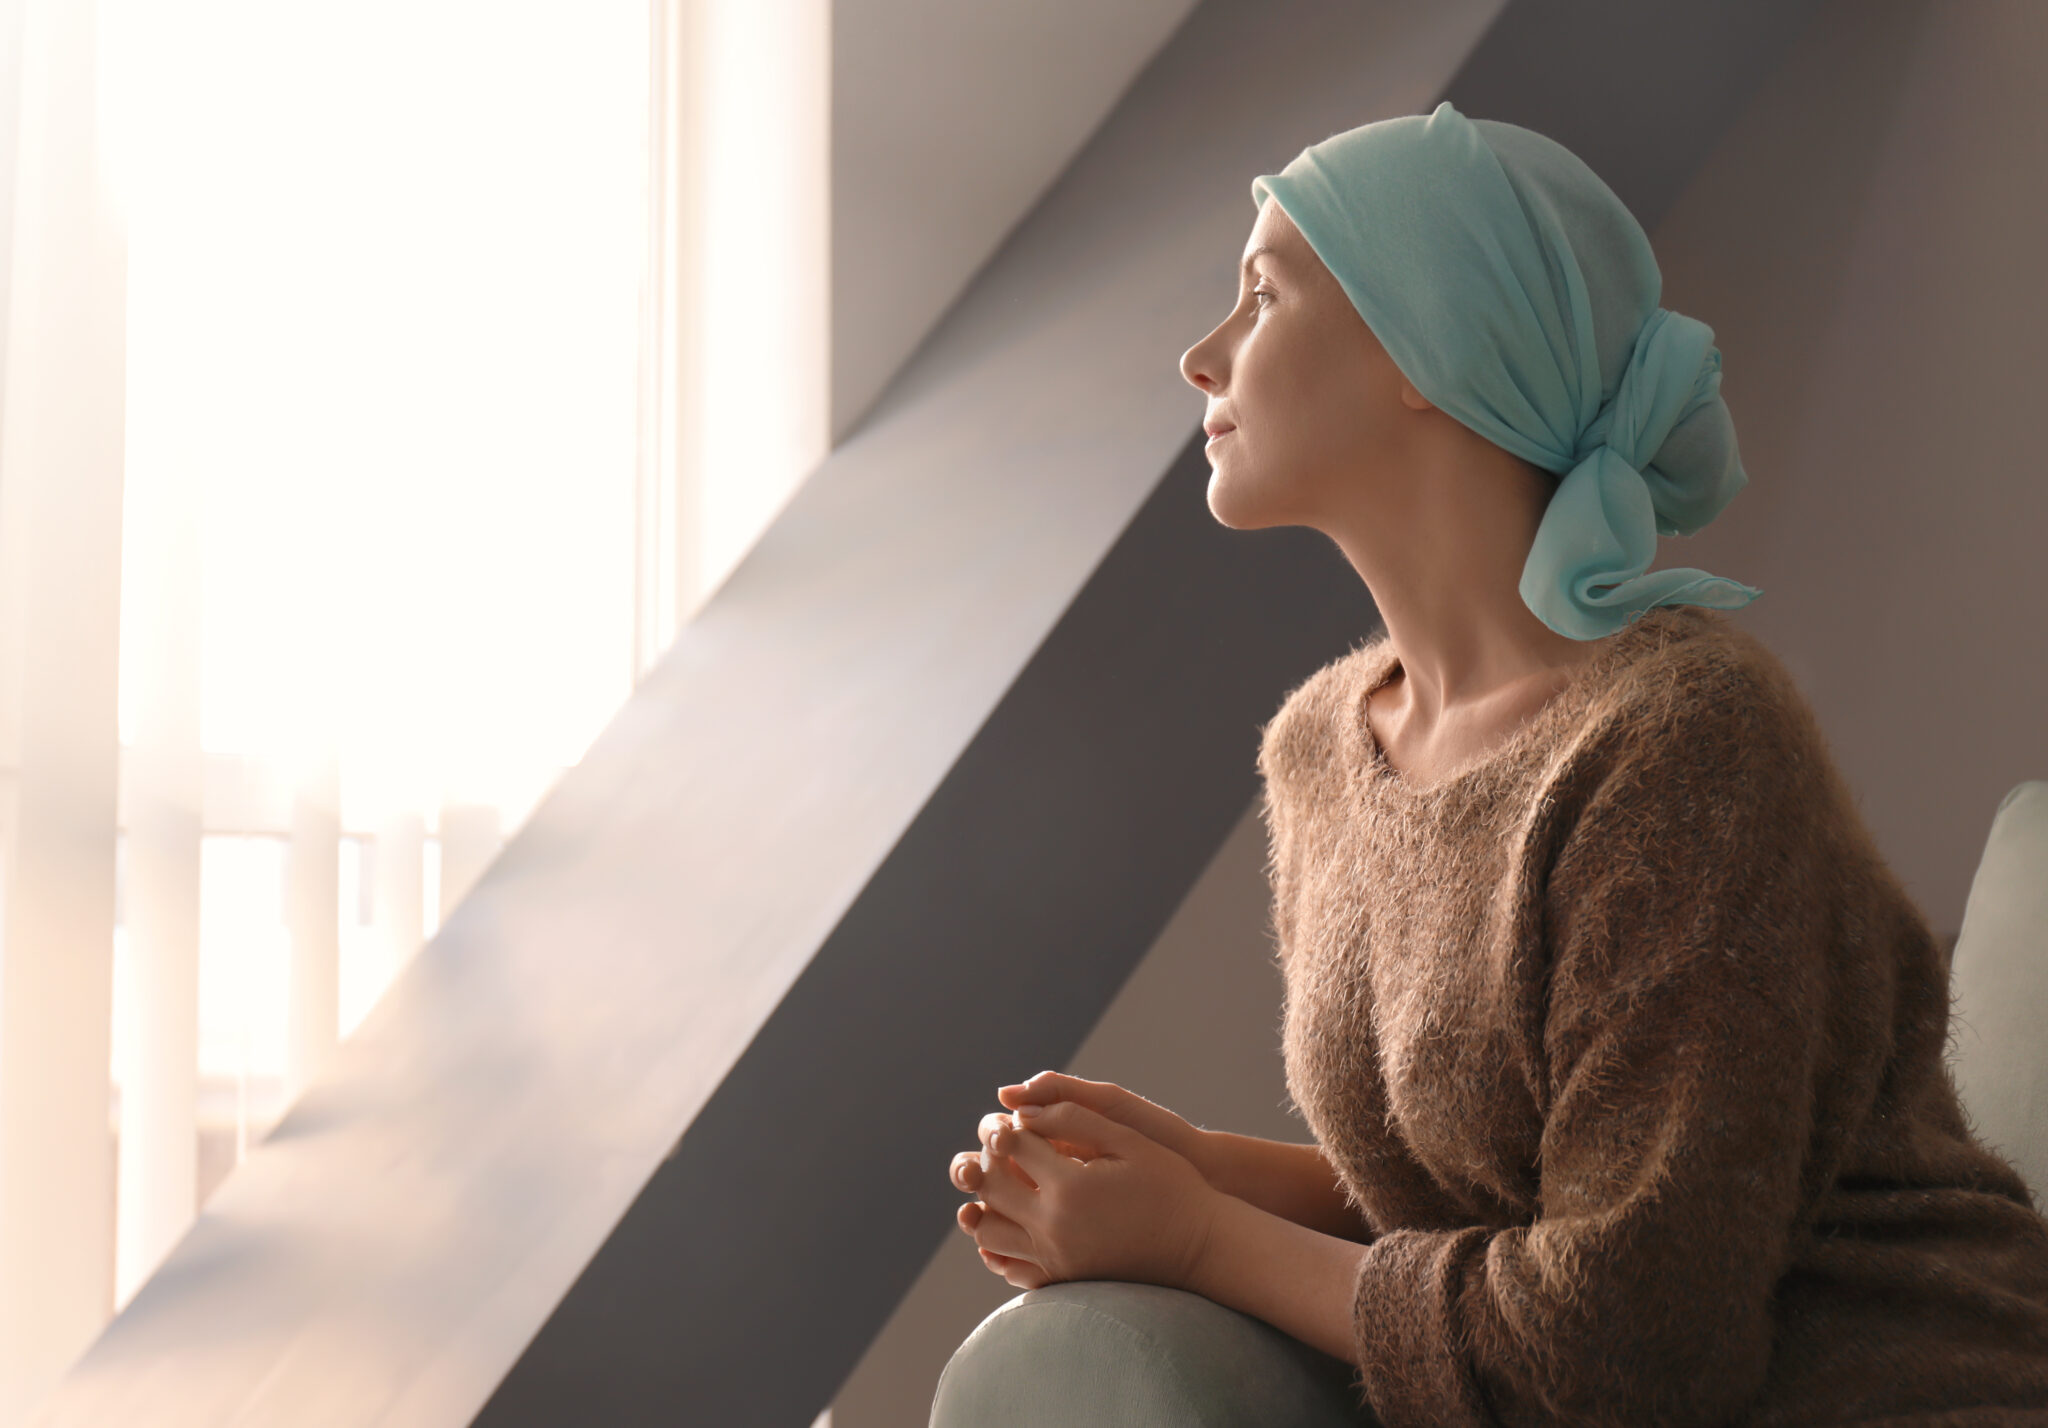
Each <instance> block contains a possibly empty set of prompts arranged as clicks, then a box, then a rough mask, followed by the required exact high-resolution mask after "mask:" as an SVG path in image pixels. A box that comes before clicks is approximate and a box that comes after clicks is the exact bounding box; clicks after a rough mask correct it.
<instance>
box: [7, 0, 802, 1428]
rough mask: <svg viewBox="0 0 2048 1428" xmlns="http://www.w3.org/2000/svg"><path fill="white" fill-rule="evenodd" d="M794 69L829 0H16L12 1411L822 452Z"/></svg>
mask: <svg viewBox="0 0 2048 1428" xmlns="http://www.w3.org/2000/svg"><path fill="white" fill-rule="evenodd" d="M828 76H829V3H828V0H781V3H777V4H775V5H765V6H764V5H759V4H756V3H751V0H530V2H529V3H523V4H507V3H504V0H362V3H358V4H355V5H351V6H329V5H316V4H313V3H310V0H301V3H287V2H286V0H175V3H171V0H97V3H95V0H0V335H4V340H0V908H4V915H0V927H4V939H0V1428H7V1425H8V1424H11V1423H13V1422H15V1421H18V1419H19V1418H20V1417H21V1416H22V1415H23V1414H24V1413H25V1412H26V1409H27V1407H28V1405H29V1404H30V1403H32V1401H33V1399H34V1398H35V1397H37V1396H38V1395H39V1394H40V1393H41V1392H42V1390H43V1389H44V1388H46V1387H47V1385H48V1384H49V1383H50V1382H51V1381H53V1380H54V1378H55V1376H56V1375H57V1374H59V1373H61V1372H62V1370H63V1369H64V1367H65V1366H67V1365H68V1363H69V1362H70V1361H71V1360H72V1359H73V1358H75V1357H76V1355H77V1354H78V1352H80V1351H81V1350H82V1349H83V1348H84V1347H85V1346H86V1344H87V1343H89V1341H90V1339H91V1338H92V1336H93V1334H94V1333H96V1332H97V1330H98V1329H99V1327H100V1326H101V1325H102V1324H103V1323H104V1322H105V1320H106V1318H107V1316H108V1315H109V1314H111V1313H112V1312H114V1310H115V1309H116V1308H117V1307H118V1306H119V1304H120V1303H122V1302H125V1300H126V1299H127V1297H128V1296H129V1295H130V1294H132V1293H133V1292H134V1290H135V1289H136V1288H137V1286H138V1285H139V1284H140V1283H141V1282H142V1281H143V1280H144V1279H145V1278H146V1277H147V1275H148V1274H149V1272H150V1271H151V1270H152V1269H153V1268H154V1266H155V1265H156V1264H157V1263H158V1262H159V1260H160V1259H161V1258H162V1256H163V1255H164V1254H165V1253H166V1252H167V1251H168V1250H169V1249H170V1248H171V1247H172V1245H173V1244H174V1243H175V1242H176V1240H177V1239H178V1237H179V1236H180V1235H182V1234H183V1232H184V1230H185V1228H186V1227H187V1226H188V1225H189V1223H190V1221H191V1219H192V1216H193V1214H194V1213H195V1212H196V1210H197V1208H198V1206H199V1205H200V1204H202V1203H203V1200H204V1197H205V1195H206V1193H207V1192H208V1191H209V1190H210V1189H211V1188H212V1187H213V1185H215V1184H216V1183H218V1181H219V1180H220V1179H221V1178H222V1177H223V1176H224V1175H225V1174H226V1173H228V1172H229V1171H230V1170H231V1169H232V1167H233V1165H234V1163H235V1162H236V1160H237V1159H239V1157H240V1156H241V1155H242V1154H244V1153H246V1151H247V1150H248V1148H249V1147H250V1146H251V1145H253V1144H254V1143H255V1142H257V1141H259V1140H260V1139H261V1137H262V1135H263V1134H264V1132H265V1131H266V1130H267V1128H268V1127H269V1125H270V1124H271V1123H272V1122H274V1120H275V1119H276V1118H277V1116H278V1115H280V1114H281V1113H282V1112H283V1110H284V1109H285V1108H286V1106H287V1105H288V1103H289V1100H290V1098H291V1097H292V1096H293V1095H294V1094H296V1091H297V1090H298V1088H299V1087H300V1086H301V1085H303V1084H304V1082H305V1081H306V1080H307V1079H308V1078H310V1077H311V1076H313V1075H316V1074H317V1072H318V1068H319V1064H320V1060H321V1058H322V1056H323V1055H324V1054H325V1053H326V1051H327V1050H328V1049H329V1048H330V1047H331V1046H332V1045H333V1043H334V1042H335V1041H336V1040H337V1039H338V1038H339V1037H341V1036H345V1035H347V1034H348V1032H349V1031H350V1030H351V1029H352V1028H353V1027H354V1025H355V1024H356V1023H357V1022H358V1021H360V1020H361V1019H362V1018H363V1017H364V1016H366V1015H370V1014H373V1008H374V1004H375V1001H376V999H377V997H378V995H379V994H380V993H381V992H382V990H383V988H384V986H385V985H386V984H387V983H388V982H389V981H390V979H391V978H392V977H393V976H394V975H396V974H397V973H398V972H399V970H401V968H402V967H403V965H404V963H405V961H406V959H407V958H408V957H410V956H411V955H412V953H413V952H414V951H415V950H416V948H417V947H418V946H419V944H420V943H421V941H422V940H423V939H424V938H425V937H426V936H429V935H431V933H432V931H433V930H434V928H435V927H436V926H437V925H438V922H439V919H440V917H441V915H442V914H443V912H445V911H446V910H447V909H449V908H451V907H452V906H453V904H454V903H455V902H456V901H457V900H458V899H459V898H460V896H461V893H462V892H463V890H464V889H465V888H466V887H467V886H468V884H469V883H470V882H471V881H473V880H474V878H475V877H476V876H477V875H478V874H479V873H480V871H481V870H482V868H483V867H484V865H485V864H487V863H488V861H489V860H490V858H491V856H492V855H493V853H494V852H495V850H496V848H497V847H498V846H499V845H500V844H501V843H502V841H503V839H504V838H505V837H507V836H509V835H510V834H511V833H512V832H513V831H514V830H515V829H516V827H517V825H518V824H519V823H520V822H521V820H522V819H523V818H524V817H525V815H526V813H527V811H528V810H529V809H530V807H531V806H532V804H533V803H534V801H535V800H536V799H537V798H538V797H539V796H540V795H541V794H542V793H543V792H544V790H545V788H546V787H547V785H548V784H549V783H550V782H551V781H552V779H553V778H554V777H555V776H556V775H557V774H558V773H559V771H560V770H561V769H562V768H563V767H564V766H566V765H569V764H572V763H574V762H575V761H576V759H577V758H578V757H579V756H580V755H581V753H582V750H583V749H584V747H585V746H586V745H587V744H588V742H589V741H590V739H591V738H592V737H593V736H594V735H595V734H596V733H597V731H598V730H599V728H600V727H601V726H602V724H603V723H604V721H605V720H606V719H607V718H608V717H609V715H610V713H611V711H612V710H613V709H614V708H615V707H616V706H617V705H618V703H619V702H620V701H621V700H622V699H623V698H624V697H625V696H626V694H627V693H628V692H629V691H630V689H631V687H632V684H633V682H634V680H635V679H636V678H637V676H638V674H639V673H640V672H642V671H643V670H644V669H645V668H646V666H647V665H648V664H649V663H650V662H651V661H652V660H653V659H654V658H655V657H656V656H658V654H659V652H660V650H661V649H662V648H663V647H664V646H665V644H666V642H667V641H668V640H669V639H670V638H672V637H673V635H674V632H675V630H676V628H677V627H678V625H679V624H680V623H681V622H682V621H683V620H685V619H687V618H688V616H689V614H690V613H691V612H692V611H693V610H694V609H695V608H696V606H697V605H698V604H699V603H700V602H701V600H702V599H703V598H704V596H705V595H706V594H707V593H708V592H709V591H710V589H712V588H713V587H714V586H715V585H716V584H717V583H718V582H719V581H720V580H722V579H723V577H724V575H725V574H726V572H727V571H728V570H729V569H730V568H731V566H732V565H733V564H734V563H735V562H736V561H737V560H738V559H739V558H740V556H741V555H742V553H743V552H744V550H745V549H746V547H747V546H748V545H749V544H751V542H752V540H753V539H754V537H755V535H756V534H757V533H758V531H759V530H760V529H761V527H762V526H763V525H764V524H765V523H766V522H767V521H768V520H769V519H770V518H772V516H773V514H774V512H775V510H776V509H777V508H779V506H780V505H781V503H782V501H783V500H784V499H785V498H786V496H787V495H788V493H789V492H790V490H791V489H792V488H793V487H794V486H795V484H796V483H797V482H798V481H799V480H801V478H802V476H803V475H804V474H806V473H807V472H808V471H809V470H810V468H811V467H812V466H813V465H814V464H815V463H816V461H817V460H818V459H819V458H821V457H822V456H823V455H824V453H825V449H826V446H827V435H826V433H827V411H828V406H827V373H826V360H827V358H826V354H827V351H828V343H827V340H826V337H827V334H826V326H825V324H826V314H827V307H826V292H825V281H826V278H825V275H826V273H827V271H828V266H829V265H828V262H827V250H826V246H825V245H826V241H827V236H828V235H827V231H826V211H827V209H826V203H827V197H828V179H827V169H828V155H829V130H828V127H827V126H828V113H829V93H828Z"/></svg>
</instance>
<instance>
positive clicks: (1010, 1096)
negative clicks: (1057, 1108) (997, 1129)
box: [996, 1071, 1116, 1109]
mask: <svg viewBox="0 0 2048 1428" xmlns="http://www.w3.org/2000/svg"><path fill="white" fill-rule="evenodd" d="M1115 1089H1116V1085H1115V1083H1114V1082H1110V1081H1084V1080H1082V1079H1081V1078H1080V1077H1079V1076H1068V1075H1065V1074H1063V1073H1061V1072H1058V1071H1041V1072H1039V1073H1038V1074H1037V1075H1036V1076H1033V1077H1032V1078H1031V1079H1030V1080H1028V1081H1019V1082H1017V1083H1016V1084H1015V1085H1011V1086H998V1087H996V1099H997V1100H999V1101H1001V1102H1002V1103H1003V1104H1004V1105H1006V1106H1009V1107H1011V1108H1012V1109H1015V1108H1016V1107H1018V1106H1022V1105H1026V1104H1038V1105H1044V1104H1045V1103H1047V1102H1049V1101H1062V1100H1076V1101H1092V1100H1095V1099H1097V1098H1098V1097H1100V1096H1102V1095H1104V1094H1106V1093H1108V1092H1111V1091H1114V1090H1115Z"/></svg>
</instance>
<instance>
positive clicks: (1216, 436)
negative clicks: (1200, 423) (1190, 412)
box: [1202, 426, 1237, 442]
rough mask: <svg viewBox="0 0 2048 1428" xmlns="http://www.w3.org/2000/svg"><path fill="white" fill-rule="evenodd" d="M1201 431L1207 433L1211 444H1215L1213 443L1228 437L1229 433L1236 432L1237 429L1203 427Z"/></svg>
mask: <svg viewBox="0 0 2048 1428" xmlns="http://www.w3.org/2000/svg"><path fill="white" fill-rule="evenodd" d="M1202 430H1204V431H1206V432H1208V433H1209V440H1210V441H1212V442H1215V441H1221V440H1222V439H1223V438H1224V437H1226V436H1228V435H1230V433H1232V432H1233V431H1236V430H1237V428H1236V427H1234V426H1219V427H1206V426H1205V427H1203V428H1202Z"/></svg>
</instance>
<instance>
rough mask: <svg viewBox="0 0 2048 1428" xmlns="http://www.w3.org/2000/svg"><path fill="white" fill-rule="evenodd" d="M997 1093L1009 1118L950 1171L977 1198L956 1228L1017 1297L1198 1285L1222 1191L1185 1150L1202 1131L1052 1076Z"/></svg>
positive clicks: (1134, 1099)
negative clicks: (1097, 1283) (1113, 1286)
mask: <svg viewBox="0 0 2048 1428" xmlns="http://www.w3.org/2000/svg"><path fill="white" fill-rule="evenodd" d="M996 1095H997V1098H998V1099H999V1100H1001V1101H1002V1103H1003V1104H1004V1105H1005V1106H1006V1107H1009V1108H1011V1111H1010V1113H1009V1114H1005V1113H1003V1112H992V1113H990V1114H989V1115H986V1116H983V1117H982V1119H981V1128H980V1130H981V1146H982V1148H981V1150H980V1151H979V1153H975V1152H963V1153H961V1154H960V1155H956V1156H955V1157H953V1163H952V1181H953V1184H954V1186H955V1187H956V1188H958V1189H961V1190H965V1191H968V1192H970V1193H978V1194H979V1197H980V1198H978V1199H975V1200H971V1201H969V1202H968V1203H966V1204H964V1205H962V1206H961V1207H960V1211H959V1215H958V1219H959V1222H960V1228H961V1229H963V1230H965V1231H966V1232H967V1233H968V1234H970V1235H972V1236H973V1237H974V1242H975V1244H976V1246H977V1247H978V1248H979V1249H980V1251H981V1259H982V1263H983V1264H985V1265H987V1266H988V1268H989V1269H990V1271H991V1272H993V1273H995V1274H999V1275H1001V1276H1002V1277H1003V1278H1004V1279H1005V1280H1007V1281H1008V1282H1009V1283H1011V1284H1013V1285H1015V1286H1016V1287H1017V1288H1019V1289H1036V1288H1039V1287H1040V1286H1042V1285H1046V1284H1053V1283H1058V1282H1060V1281H1063V1280H1070V1279H1119V1280H1130V1281H1135V1282H1138V1283H1145V1284H1162V1285H1166V1286H1168V1287H1169V1288H1175V1289H1187V1288H1192V1287H1193V1286H1194V1285H1195V1283H1196V1282H1197V1281H1198V1280H1199V1277H1200V1274H1201V1271H1202V1263H1203V1257H1204V1255H1205V1253H1206V1251H1207V1249H1208V1246H1209V1243H1210V1239H1211V1235H1212V1225H1213V1223H1214V1216H1215V1208H1216V1202H1217V1200H1218V1199H1220V1192H1218V1191H1217V1190H1215V1189H1214V1188H1213V1187H1212V1186H1211V1185H1210V1183H1209V1181H1208V1180H1207V1178H1205V1176H1204V1175H1203V1174H1202V1172H1201V1171H1200V1170H1198V1169H1197V1168H1196V1166H1195V1164H1194V1162H1193V1161H1192V1160H1191V1159H1190V1158H1189V1155H1188V1154H1186V1153H1183V1152H1194V1151H1197V1150H1198V1147H1199V1143H1200V1140H1201V1138H1202V1137H1203V1136H1204V1135H1205V1134H1206V1132H1203V1131H1201V1130H1199V1129H1197V1128H1196V1127H1194V1126H1191V1125H1189V1124H1188V1123H1187V1122H1186V1121H1184V1120H1182V1119H1181V1118H1180V1117H1179V1116H1177V1115H1174V1114H1173V1112H1171V1111H1169V1110H1167V1109H1166V1108H1165V1107H1163V1106H1158V1105H1155V1104H1153V1103H1152V1102H1151V1101H1148V1100H1145V1099H1144V1098H1143V1097H1142V1096H1138V1095H1136V1094H1134V1093H1132V1092H1130V1091H1126V1090H1125V1089H1124V1088H1122V1087H1121V1086H1116V1085H1113V1084H1111V1083H1109V1082H1106V1081H1084V1080H1081V1079H1080V1078H1078V1077H1073V1076H1062V1075H1057V1074H1055V1073H1053V1072H1050V1071H1047V1072H1041V1073H1040V1074H1039V1075H1037V1076H1034V1077H1032V1078H1031V1079H1030V1080H1029V1081H1025V1082H1022V1083H1020V1084H1017V1085H1011V1086H1003V1087H1001V1088H999V1089H998V1090H997V1092H996Z"/></svg>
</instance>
